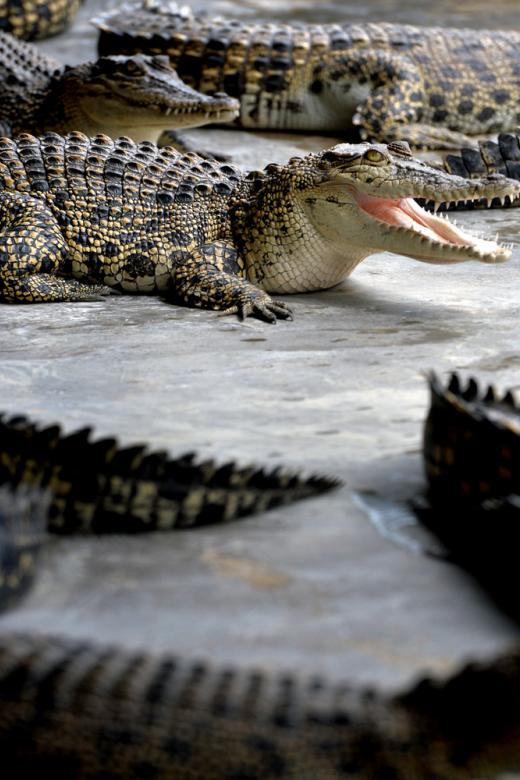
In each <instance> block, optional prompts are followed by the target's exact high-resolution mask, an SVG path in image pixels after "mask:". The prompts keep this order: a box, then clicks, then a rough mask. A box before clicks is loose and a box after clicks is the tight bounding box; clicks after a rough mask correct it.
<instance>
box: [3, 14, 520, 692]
mask: <svg viewBox="0 0 520 780" xmlns="http://www.w3.org/2000/svg"><path fill="white" fill-rule="evenodd" d="M97 5H98V6H99V5H100V3H98V4H97ZM217 5H222V4H217ZM224 5H225V4H224ZM227 5H229V3H228V4H227ZM256 5H257V6H258V7H260V6H265V5H266V4H265V3H263V4H262V3H257V4H256ZM297 5H298V4H297ZM299 5H300V6H301V5H302V3H300V4H299ZM303 5H305V4H303ZM252 6H254V3H245V4H244V6H243V8H242V10H243V12H244V13H246V12H247V13H249V12H250V11H251V7H252ZM95 7H96V3H95V2H91V3H90V4H88V3H87V8H84V9H83V10H82V12H81V14H82V16H81V18H80V20H79V21H78V23H77V25H76V26H75V28H74V30H73V31H72V33H71V34H70V35H69V36H65V37H63V38H61V39H58V40H56V41H48V42H45V43H44V44H42V48H44V49H45V50H46V51H48V52H51V51H52V52H53V53H54V54H55V56H59V57H60V58H61V59H63V60H66V61H70V62H72V61H74V60H78V59H82V58H86V57H87V56H91V55H92V53H93V38H92V34H91V33H88V34H87V30H88V28H87V26H86V24H85V21H84V20H86V19H87V18H88V16H89V15H90V14H91V13H93V12H94V10H95ZM350 7H351V6H349V8H350ZM263 11H264V13H265V12H266V11H265V7H263ZM89 36H90V37H89ZM190 137H191V138H192V140H196V141H199V142H203V145H204V146H205V147H206V148H209V149H211V148H220V149H228V150H229V151H230V153H233V155H234V159H235V161H236V162H238V163H239V164H243V165H244V166H247V167H251V166H255V165H262V164H264V163H266V162H268V161H270V160H278V161H281V160H284V159H287V158H288V157H290V156H291V155H292V154H294V153H300V154H302V153H304V152H305V151H307V150H308V149H313V148H321V147H323V146H326V145H328V144H329V143H332V141H331V139H323V138H310V139H308V138H305V137H304V136H284V137H280V136H276V135H274V134H259V133H257V134H246V133H240V132H237V131H231V130H221V131H218V130H217V131H210V130H201V131H193V133H191V134H190ZM519 216H520V215H519V213H518V212H516V211H514V210H511V211H495V212H489V213H485V214H484V213H471V214H466V215H461V216H460V218H459V219H460V221H461V222H462V223H463V224H464V225H467V226H473V227H475V228H478V229H482V230H485V231H486V232H491V233H492V234H494V233H495V232H496V231H498V233H499V235H500V236H501V238H502V239H503V240H505V241H512V242H514V244H515V248H514V252H513V257H512V259H511V261H510V262H509V263H507V264H504V265H499V266H482V265H478V264H465V265H461V266H453V267H447V268H443V267H440V266H428V265H424V264H420V263H418V262H415V261H412V260H409V259H405V258H402V257H397V256H392V255H388V254H381V255H377V256H374V257H372V258H370V259H369V260H366V261H365V262H364V263H363V264H362V265H361V267H360V268H359V269H358V270H357V271H356V273H355V274H354V276H353V277H352V278H351V279H350V280H348V281H346V282H345V283H343V284H342V285H340V286H339V287H337V288H336V289H334V290H331V291H328V292H323V293H319V294H312V295H300V296H292V297H291V299H290V303H291V305H292V306H293V308H294V314H295V319H294V322H280V323H279V324H277V325H276V326H272V325H267V324H264V323H261V322H259V321H256V320H248V321H247V322H245V323H239V322H238V321H236V320H234V319H232V318H222V317H219V316H217V315H215V314H213V313H208V312H201V311H195V310H189V309H184V308H179V307H174V306H169V305H167V304H165V303H163V302H161V301H160V300H157V299H154V298H145V297H140V298H137V297H136V298H133V297H123V296H121V297H113V298H109V299H107V300H105V301H102V302H93V303H83V304H56V305H52V306H50V305H49V306H45V305H35V306H28V307H19V308H17V307H11V306H6V305H4V306H0V329H1V333H2V337H1V341H0V359H1V371H0V398H1V408H3V409H6V410H8V411H12V412H23V413H26V414H29V415H31V416H34V417H35V418H36V419H39V420H42V421H46V422H54V421H62V422H63V424H64V426H65V427H66V429H68V430H72V429H73V428H75V427H79V426H83V425H85V424H91V425H93V426H94V427H95V429H96V431H97V432H98V433H99V434H100V435H104V434H117V435H118V436H119V437H120V438H121V440H122V441H124V442H126V443H131V442H135V441H147V442H149V443H150V444H151V445H153V446H156V447H161V448H164V447H166V448H168V449H169V450H171V451H172V452H174V453H180V452H183V451H185V450H192V449H196V450H198V451H199V453H200V454H201V455H202V456H204V457H206V456H215V457H218V458H219V459H220V460H222V461H226V460H228V459H230V458H236V459H238V460H240V461H241V462H250V461H256V462H259V463H267V464H277V463H284V464H287V465H290V466H294V467H301V468H303V469H305V470H306V471H311V470H317V471H319V472H325V473H330V474H334V475H336V476H338V477H341V478H342V479H343V480H344V481H345V483H346V487H343V488H341V489H338V490H336V491H334V492H332V493H330V494H328V495H326V496H322V497H320V498H317V499H314V500H308V501H306V502H301V503H298V504H294V505H292V506H290V507H288V508H285V509H281V510H277V511H272V512H269V513H265V514H263V515H258V516H256V517H253V518H251V519H248V520H245V521H241V522H239V523H235V524H233V525H228V526H225V527H216V528H215V527H214V528H206V529H201V530H198V531H190V532H184V533H176V534H175V533H172V534H162V535H159V534H157V535H151V536H140V537H137V538H122V537H108V538H99V539H78V538H74V539H59V540H54V541H53V542H52V543H50V544H49V545H48V547H47V549H46V551H45V554H44V560H43V562H42V567H41V572H40V577H39V579H38V582H37V584H36V587H35V588H34V589H33V591H32V592H31V594H30V595H29V596H28V597H27V598H26V600H25V601H24V602H23V603H22V604H21V605H20V606H19V607H18V608H17V609H15V610H12V611H11V612H9V613H7V614H5V615H2V616H1V618H0V631H2V632H6V631H8V630H11V629H20V630H30V631H35V632H49V631H52V632H58V633H61V634H66V635H69V636H75V637H82V638H90V639H92V638H95V639H99V640H106V641H110V642H114V641H115V642H119V643H123V644H124V645H126V646H129V647H140V648H154V649H160V650H173V651H175V652H178V653H180V654H183V655H186V656H188V655H189V656H197V657H205V658H208V657H210V658H212V659H213V660H215V661H217V662H226V663H227V662H236V663H237V664H239V665H250V664H253V665H255V666H263V667H265V668H269V669H282V668H283V669H287V668H290V669H292V670H296V671H299V672H301V673H307V672H311V671H320V672H322V673H324V674H326V675H327V676H329V677H341V678H350V679H352V680H355V681H364V682H371V683H374V682H376V683H379V684H381V685H383V686H385V687H396V686H402V685H406V684H408V682H409V681H410V680H412V679H414V678H415V677H416V676H417V675H418V674H419V673H421V672H422V671H424V670H429V671H432V672H435V673H441V674H443V673H448V672H449V671H450V670H452V669H453V668H454V667H455V666H457V665H458V664H459V663H460V662H461V661H462V660H463V659H467V658H468V657H473V658H474V657H478V658H485V657H490V656H491V655H492V654H494V653H498V652H500V651H501V650H503V649H504V648H505V647H506V646H507V645H508V644H509V643H510V642H511V641H514V640H516V639H518V628H517V626H516V625H514V624H513V623H512V622H510V621H509V620H508V619H507V618H506V617H505V616H504V615H502V614H501V613H500V612H499V611H498V610H497V609H496V608H495V607H494V606H493V605H492V604H490V603H489V602H488V600H487V598H486V596H485V594H483V593H482V592H481V591H480V590H479V588H478V587H477V586H476V585H475V584H474V583H473V582H472V581H471V580H470V579H469V578H468V576H467V575H466V574H464V573H463V572H461V571H459V570H458V569H456V568H454V567H453V566H451V565H449V564H446V563H443V562H442V561H438V560H434V559H431V558H428V557H425V556H424V555H421V554H414V553H412V552H410V550H407V549H404V548H403V547H400V546H399V545H397V544H394V543H393V542H392V541H391V540H389V539H387V538H384V537H383V536H382V535H380V533H379V532H378V531H377V530H376V528H375V527H374V525H373V523H372V522H371V521H370V519H369V515H368V513H367V512H366V511H365V509H364V508H363V506H362V504H361V503H360V499H359V493H360V492H365V493H367V492H368V493H371V494H372V495H373V496H375V497H376V498H377V497H379V498H382V499H384V500H387V499H399V498H402V497H404V496H409V495H411V494H413V493H417V492H419V491H420V490H421V488H422V486H423V477H422V467H421V459H420V446H421V444H420V437H421V425H422V421H423V419H424V415H425V412H426V408H427V402H428V398H427V388H426V384H425V380H424V375H423V372H425V371H427V370H428V369H430V368H432V367H434V368H436V369H437V370H438V371H440V372H441V373H443V374H444V373H446V372H448V371H450V370H453V369H457V370H460V371H461V372H463V373H465V374H469V373H475V374H477V375H478V376H480V377H481V378H482V380H483V381H484V382H489V381H494V382H496V383H497V384H498V385H499V386H501V387H505V386H509V385H515V384H516V385H518V376H519V374H518V370H519V366H520V344H519V337H518V321H519V314H520V302H519V298H518V289H519V284H520V248H519V247H518V240H519V234H518V230H519V227H518V225H519V224H520V223H519ZM286 300H288V299H286Z"/></svg>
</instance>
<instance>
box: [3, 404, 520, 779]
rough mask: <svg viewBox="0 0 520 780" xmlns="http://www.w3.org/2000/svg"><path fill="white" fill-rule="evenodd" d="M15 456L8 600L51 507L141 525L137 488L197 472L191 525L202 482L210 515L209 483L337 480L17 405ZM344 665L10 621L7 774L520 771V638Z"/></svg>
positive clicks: (268, 775) (68, 525)
mask: <svg viewBox="0 0 520 780" xmlns="http://www.w3.org/2000/svg"><path fill="white" fill-rule="evenodd" d="M430 421H431V417H430ZM441 422H443V426H444V427H445V425H446V420H444V421H441ZM462 434H463V432H462V431H461V436H462ZM443 436H444V434H443V431H442V430H441V432H440V434H439V437H440V439H439V440H440V441H442V440H443ZM436 438H437V435H436V434H434V439H436ZM428 446H429V445H427V447H428ZM427 452H428V450H427ZM0 464H1V467H2V472H1V480H2V481H3V482H4V483H6V484H7V485H8V486H9V487H8V488H7V487H6V486H4V487H3V488H2V489H0V562H1V572H0V573H1V574H2V577H1V578H0V583H1V585H2V587H1V588H0V600H1V601H2V604H3V605H5V601H6V597H11V596H12V595H13V594H16V593H17V592H18V591H19V590H20V589H21V588H22V587H23V586H24V585H26V584H27V581H28V579H30V575H31V572H32V569H33V560H34V556H33V555H32V547H31V545H32V546H34V544H35V541H36V543H37V542H38V541H40V543H41V537H42V533H43V530H44V526H45V524H46V523H48V521H49V518H54V522H55V521H56V520H58V522H57V526H56V527H57V529H58V530H59V531H60V532H71V531H75V530H81V531H88V530H93V531H94V532H99V531H104V530H116V529H117V530H118V531H125V530H127V531H128V530H143V529H144V528H149V527H156V526H157V525H163V524H161V523H157V522H155V515H154V512H155V510H154V509H153V503H152V504H150V502H149V501H148V500H146V501H145V502H144V503H143V501H142V500H141V501H140V500H139V496H141V498H142V497H143V496H144V497H148V496H149V495H150V493H152V494H153V495H154V496H157V494H158V493H160V492H161V491H162V493H163V499H164V498H165V493H167V492H168V491H169V492H170V494H172V493H174V494H175V499H174V500H177V501H178V498H179V492H180V491H181V490H185V488H186V486H188V494H189V495H191V499H190V500H189V501H186V503H187V504H188V503H189V504H192V509H191V510H190V513H189V524H190V525H191V524H193V522H194V520H195V515H196V516H197V517H198V518H199V519H200V518H201V514H200V498H195V500H194V497H196V496H199V497H200V493H201V491H202V493H203V494H204V495H205V496H206V500H205V501H204V505H205V513H206V514H205V517H204V516H202V519H203V521H208V520H214V521H219V520H222V519H223V518H222V503H221V501H220V499H219V498H215V497H211V496H210V493H211V492H213V494H215V492H216V493H217V495H218V496H222V495H223V494H225V495H227V496H228V499H229V495H230V493H232V492H235V493H236V494H237V495H240V493H241V492H242V491H243V492H244V493H247V492H249V493H250V495H251V500H250V505H249V507H248V508H251V509H259V508H265V507H266V506H268V505H269V497H271V498H272V496H273V495H275V494H277V495H278V496H280V493H283V492H284V491H286V494H287V497H288V498H294V497H302V495H305V493H310V494H313V493H316V492H319V491H320V490H324V489H327V488H329V487H331V486H333V482H331V481H329V480H324V479H322V478H311V479H310V480H306V481H301V480H299V479H298V478H297V477H294V476H293V477H290V478H289V479H287V478H285V479H284V478H283V477H282V476H281V475H280V474H277V473H270V474H265V473H260V474H261V475H259V473H258V472H257V473H256V475H252V474H251V472H250V470H249V471H248V470H246V469H237V468H236V467H233V466H228V467H221V468H220V469H218V468H216V467H215V466H214V465H213V464H200V465H198V466H196V465H194V464H193V463H192V462H191V461H190V460H189V459H179V460H178V461H170V460H168V459H167V458H166V456H165V455H164V454H159V453H152V454H149V455H144V454H143V452H142V448H140V447H138V448H135V447H134V448H128V449H126V450H124V451H121V450H119V449H118V448H117V446H116V444H115V442H114V441H113V440H103V441H98V442H93V443H89V440H88V432H79V433H77V434H72V435H70V436H68V437H63V436H62V434H61V433H60V431H59V429H58V428H57V427H50V428H44V429H42V428H37V427H36V426H35V425H33V424H31V423H30V422H29V421H28V420H27V419H25V418H11V419H3V420H2V425H1V428H0ZM165 473H167V474H168V476H167V479H164V475H165ZM93 477H95V478H93ZM174 483H175V487H174ZM266 483H267V484H266ZM45 485H46V486H47V488H46V492H44V493H43V494H42V493H41V488H42V486H45ZM165 486H167V489H165ZM260 486H262V487H263V488H264V491H263V498H264V499H266V498H267V501H266V502H264V503H262V500H260V502H259V501H258V497H259V495H260V492H262V491H261V489H260ZM129 487H131V489H129ZM13 488H14V492H13ZM265 488H267V489H265ZM273 488H274V490H273ZM94 499H97V503H96V502H95V501H94ZM49 505H50V508H49ZM94 505H95V506H96V509H95V510H93V507H94ZM193 505H194V506H195V510H194V509H193ZM87 506H90V507H91V511H90V512H86V507H87ZM138 506H139V511H138V512H137V513H136V511H135V510H136V507H138ZM228 506H229V505H228ZM103 507H104V509H103ZM114 507H118V508H117V509H115V508H114ZM197 507H198V509H197ZM107 510H108V511H107ZM103 512H104V514H105V517H104V518H103V517H102V514H103ZM126 512H128V514H126ZM194 512H195V514H194ZM136 514H137V516H138V518H139V526H138V528H137V529H136V528H135V524H134V521H135V518H136ZM156 514H157V513H156ZM159 514H160V515H161V517H163V518H164V517H165V516H166V515H165V513H164V512H162V513H159ZM174 515H175V516H177V510H176V511H175V512H174ZM212 515H213V516H212ZM115 517H116V518H117V520H116V522H114V518H115ZM143 517H148V519H149V522H148V521H145V522H144V523H143V522H141V521H142V519H143ZM174 524H175V523H170V525H174ZM345 678H346V679H343V680H338V681H336V682H334V681H332V682H331V681H327V680H324V679H322V678H320V677H318V676H312V677H310V678H308V679H301V678H299V677H298V676H297V675H295V674H294V673H287V674H283V673H273V672H268V671H259V670H257V669H238V668H233V667H229V666H224V667H216V666H213V665H211V664H210V663H207V662H206V661H204V660H203V659H198V658H197V659H194V658H191V659H182V658H179V657H176V656H172V655H154V654H152V653H149V652H138V651H133V652H132V651H128V650H122V649H117V648H114V647H109V646H105V645H103V644H100V643H92V642H90V643H88V642H78V641H74V640H70V639H66V638H63V637H55V636H54V637H53V636H50V637H37V636H23V635H13V634H9V633H5V632H4V633H2V634H1V635H0V703H1V706H0V752H1V755H2V771H3V773H4V776H6V777H7V778H11V777H13V778H14V777H25V776H32V775H33V774H36V773H42V774H46V773H47V774H51V776H52V777H55V778H57V779H59V778H63V780H99V778H101V777H103V778H106V780H116V779H119V780H127V778H155V780H171V778H173V777H175V778H176V780H245V779H246V778H247V780H317V778H320V780H321V779H322V778H323V780H325V778H326V780H347V778H348V779H349V780H352V778H354V779H355V780H375V779H376V778H381V779H382V778H385V780H386V779H388V778H392V780H448V778H449V780H475V778H485V780H495V778H496V779H497V780H498V778H499V776H500V775H501V774H502V773H503V772H506V771H511V772H513V771H516V770H519V769H520V719H519V712H520V652H519V651H518V650H517V649H514V650H512V651H511V652H509V653H507V654H505V655H504V656H502V657H501V658H498V659H495V660H494V661H491V662H488V663H480V664H471V665H470V666H467V667H465V668H463V669H462V670H459V671H457V672H455V673H454V674H453V675H452V676H450V677H447V678H445V679H443V680H442V679H437V680H435V679H429V678H424V679H423V680H421V681H420V682H418V683H416V684H414V685H412V686H411V687H410V688H409V689H408V690H405V691H403V692H401V693H399V694H385V693H383V692H381V691H378V690H376V689H372V688H368V687H363V686H359V685H353V684H352V683H351V682H349V681H348V673H347V670H346V672H345Z"/></svg>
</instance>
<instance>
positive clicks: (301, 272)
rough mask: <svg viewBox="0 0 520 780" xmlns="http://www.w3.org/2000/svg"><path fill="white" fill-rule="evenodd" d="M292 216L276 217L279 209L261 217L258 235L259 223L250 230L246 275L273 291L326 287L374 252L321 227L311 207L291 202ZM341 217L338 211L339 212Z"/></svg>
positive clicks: (266, 289) (308, 290)
mask: <svg viewBox="0 0 520 780" xmlns="http://www.w3.org/2000/svg"><path fill="white" fill-rule="evenodd" d="M292 206H293V209H292V211H291V212H290V214H289V219H290V223H288V220H287V218H284V217H282V218H281V219H280V218H277V217H276V209H275V208H273V209H272V210H271V211H270V215H269V219H268V220H266V221H264V222H262V232H261V235H260V236H259V237H257V238H256V239H255V238H254V235H253V233H254V228H255V225H254V223H253V224H251V223H250V225H251V228H252V229H248V230H247V232H248V237H247V238H248V241H247V249H248V251H247V257H246V265H247V277H248V279H249V280H250V281H252V282H253V283H255V284H256V285H257V286H258V287H260V288H261V289H262V290H265V291H266V292H271V293H297V292H311V291H316V290H326V289H328V288H329V287H334V286H335V285H336V284H339V283H340V282H341V281H342V280H343V279H345V278H346V277H348V276H349V275H350V274H351V273H352V271H353V270H354V268H355V267H356V266H357V265H358V264H359V263H360V262H361V260H363V258H365V257H366V256H367V255H368V254H371V251H370V250H369V249H366V248H364V247H360V246H354V247H353V246H352V245H349V243H348V241H346V240H345V239H343V238H340V237H338V236H336V235H332V236H330V237H329V236H328V235H327V233H326V232H325V230H322V229H320V228H319V227H317V226H316V225H315V224H314V223H313V221H312V219H311V218H310V216H309V214H308V213H307V212H306V210H305V209H304V208H303V207H302V206H301V205H299V204H297V205H295V204H294V203H292ZM338 218H339V215H338Z"/></svg>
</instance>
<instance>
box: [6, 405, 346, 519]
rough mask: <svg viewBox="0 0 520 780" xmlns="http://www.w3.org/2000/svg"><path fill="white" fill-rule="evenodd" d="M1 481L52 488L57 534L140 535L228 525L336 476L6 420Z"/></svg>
mask: <svg viewBox="0 0 520 780" xmlns="http://www.w3.org/2000/svg"><path fill="white" fill-rule="evenodd" d="M0 485H11V486H14V487H17V486H19V485H20V486H30V487H48V488H49V490H50V491H51V499H50V507H49V511H48V528H49V530H50V531H53V532H55V533H77V532H79V533H89V532H93V533H116V532H126V533H137V532H143V531H152V530H170V529H172V528H185V527H187V526H194V525H204V524H206V523H216V522H227V521H229V520H233V519H234V518H237V517H242V516H244V515H248V514H250V513H252V512H261V511H265V510H266V509H269V508H271V507H274V506H279V505H281V504H285V503H290V502H291V501H296V500H298V499H300V498H305V497H306V496H310V495H314V494H317V493H320V492H322V491H324V490H329V489H330V488H332V487H334V486H335V485H337V482H336V481H335V480H331V479H326V478H320V477H309V478H308V479H302V478H300V477H299V476H298V475H297V474H291V473H289V472H286V471H283V470H280V469H274V470H271V471H266V470H264V469H261V468H255V467H245V468H240V467H238V466H236V465H235V464H234V463H226V464H223V465H218V464H215V463H214V462H213V461H211V460H209V461H204V462H197V461H196V460H195V459H194V456H193V455H192V454H190V455H184V456H182V457H178V458H175V459H172V458H170V457H168V455H167V453H165V452H148V451H147V450H146V448H145V447H144V446H140V445H136V446H133V447H126V448H124V449H123V448H120V447H118V446H117V442H116V441H115V440H114V439H111V438H110V439H101V440H98V441H94V442H92V441H90V429H89V428H85V429H82V430H80V431H76V432H75V433H72V434H69V435H67V436H65V435H63V434H62V433H61V430H60V427H59V426H57V425H53V426H49V427H39V426H37V425H36V424H34V423H32V422H31V421H30V420H28V419H27V418H25V417H12V418H4V417H0Z"/></svg>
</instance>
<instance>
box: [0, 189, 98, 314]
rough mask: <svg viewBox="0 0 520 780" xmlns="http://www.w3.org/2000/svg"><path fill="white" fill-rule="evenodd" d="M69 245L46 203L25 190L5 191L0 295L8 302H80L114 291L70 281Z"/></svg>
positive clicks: (0, 203) (0, 215) (1, 196)
mask: <svg viewBox="0 0 520 780" xmlns="http://www.w3.org/2000/svg"><path fill="white" fill-rule="evenodd" d="M68 254H69V253H68V248H67V244H66V242H65V239H64V238H63V236H62V234H61V231H60V228H59V225H58V223H57V221H56V219H55V217H54V215H53V214H52V213H51V211H50V210H49V209H48V208H47V207H46V205H45V204H44V203H42V202H41V201H39V200H38V199H37V198H32V197H30V196H29V195H25V194H23V193H19V192H2V193H0V299H1V300H3V301H5V302H7V303H46V302H52V301H80V300H88V299H91V298H92V296H95V295H97V294H100V293H106V292H109V290H108V288H107V287H104V286H102V285H90V284H85V283H84V282H79V281H77V280H76V279H64V278H61V277H60V276H58V274H60V273H63V271H64V268H65V267H66V264H67V261H68Z"/></svg>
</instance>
